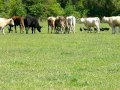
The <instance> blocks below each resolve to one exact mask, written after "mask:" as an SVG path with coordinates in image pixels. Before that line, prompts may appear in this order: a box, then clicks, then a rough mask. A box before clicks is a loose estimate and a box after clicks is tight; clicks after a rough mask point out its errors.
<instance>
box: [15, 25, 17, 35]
mask: <svg viewBox="0 0 120 90" xmlns="http://www.w3.org/2000/svg"><path fill="white" fill-rule="evenodd" d="M15 33H17V30H16V25H15Z"/></svg>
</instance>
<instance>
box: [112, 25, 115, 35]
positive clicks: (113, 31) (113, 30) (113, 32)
mask: <svg viewBox="0 0 120 90" xmlns="http://www.w3.org/2000/svg"><path fill="white" fill-rule="evenodd" d="M115 33H116V31H115V27H114V26H112V34H115Z"/></svg>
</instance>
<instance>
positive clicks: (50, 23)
mask: <svg viewBox="0 0 120 90" xmlns="http://www.w3.org/2000/svg"><path fill="white" fill-rule="evenodd" d="M55 19H56V18H55V17H48V33H49V27H51V33H52V31H53V30H54V32H55Z"/></svg>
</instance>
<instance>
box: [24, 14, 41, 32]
mask: <svg viewBox="0 0 120 90" xmlns="http://www.w3.org/2000/svg"><path fill="white" fill-rule="evenodd" d="M24 25H25V29H26V34H28V30H29V28H30V27H31V28H32V34H33V33H35V29H36V28H37V30H38V32H41V28H42V26H40V25H39V22H38V18H36V17H33V16H26V18H25V19H24Z"/></svg>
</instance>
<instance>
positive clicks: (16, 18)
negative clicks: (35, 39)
mask: <svg viewBox="0 0 120 90" xmlns="http://www.w3.org/2000/svg"><path fill="white" fill-rule="evenodd" d="M12 19H13V20H14V24H15V25H14V26H15V32H16V33H17V30H16V26H17V25H19V26H20V33H23V32H24V17H23V16H13V17H12ZM9 26H10V29H9V33H10V31H12V30H11V27H13V26H12V25H9Z"/></svg>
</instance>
